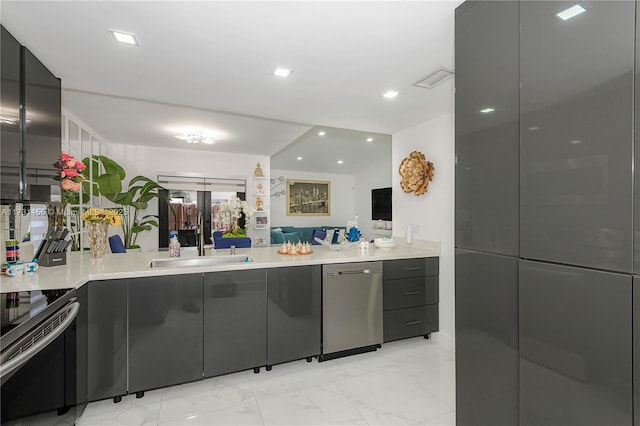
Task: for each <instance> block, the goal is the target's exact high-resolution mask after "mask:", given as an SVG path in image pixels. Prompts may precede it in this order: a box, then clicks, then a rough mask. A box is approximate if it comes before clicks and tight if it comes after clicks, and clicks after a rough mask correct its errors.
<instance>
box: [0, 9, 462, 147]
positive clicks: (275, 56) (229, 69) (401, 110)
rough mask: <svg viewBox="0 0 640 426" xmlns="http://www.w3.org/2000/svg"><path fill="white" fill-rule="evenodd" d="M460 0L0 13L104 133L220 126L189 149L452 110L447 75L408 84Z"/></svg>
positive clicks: (156, 137) (383, 127)
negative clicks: (127, 40) (115, 33)
mask: <svg viewBox="0 0 640 426" xmlns="http://www.w3.org/2000/svg"><path fill="white" fill-rule="evenodd" d="M460 3H461V1H459V0H455V1H422V2H405V1H382V2H271V1H263V2H238V1H235V2H232V1H228V2H217V1H215V2H214V1H193V2H192V1H140V2H137V1H127V2H124V1H104V2H100V1H64V2H62V1H43V2H39V1H24V0H22V1H11V0H2V3H1V8H2V9H1V12H2V13H1V18H0V19H1V21H2V24H3V25H4V26H5V27H6V28H7V29H8V30H9V32H11V33H12V34H13V35H14V36H15V37H16V38H17V39H18V40H19V41H20V42H21V43H22V44H24V45H25V46H27V47H28V48H29V49H30V50H31V51H32V52H33V53H34V54H35V55H36V56H37V57H38V58H39V59H40V60H41V61H42V62H43V63H44V64H45V65H46V66H47V67H48V68H49V69H50V70H51V71H52V72H53V73H54V74H56V75H57V76H59V77H60V78H61V79H62V85H63V88H64V94H63V96H64V98H63V99H64V107H65V108H66V109H68V110H69V111H70V112H71V113H72V114H74V115H76V116H77V117H78V118H79V119H80V120H82V121H84V122H85V123H86V124H88V125H89V126H90V127H92V128H93V130H95V131H96V132H97V133H98V134H99V135H100V136H102V137H103V138H105V139H106V140H107V141H109V142H117V143H130V144H144V145H156V146H180V147H184V146H187V144H186V143H184V142H181V141H179V140H177V139H175V138H173V135H174V134H176V133H175V130H176V129H186V128H191V129H201V130H203V131H205V132H209V133H214V134H217V135H218V136H219V139H218V141H217V142H216V144H214V145H207V146H206V147H204V148H203V147H202V146H198V147H197V148H199V149H207V150H214V151H225V152H239V153H252V154H263V155H271V154H273V153H275V152H277V151H280V150H281V149H282V148H283V147H284V146H286V145H287V144H289V143H290V142H292V141H293V140H295V139H296V138H298V137H299V136H300V135H302V134H303V133H304V132H306V131H307V130H309V129H310V128H311V127H312V126H314V125H321V126H328V127H336V128H343V129H357V130H362V131H366V132H376V133H387V134H392V133H394V132H397V131H399V130H402V129H405V128H407V127H410V126H412V125H416V124H418V123H421V122H424V121H426V120H428V119H430V118H434V117H436V116H438V115H441V114H443V113H446V112H451V111H452V109H453V82H452V80H449V81H448V82H446V83H444V84H443V85H441V86H439V87H437V88H435V89H432V90H428V89H423V88H418V87H414V86H412V84H413V83H415V82H416V81H418V80H420V79H422V78H423V77H425V76H426V75H427V74H429V73H431V72H432V71H435V70H436V69H438V68H439V67H441V66H446V67H449V68H453V22H454V9H455V7H456V6H457V5H458V4H460ZM108 29H118V30H122V31H127V32H133V33H135V34H136V35H137V37H138V39H139V42H140V46H138V47H134V46H128V45H123V44H119V43H116V42H115V41H114V40H113V38H112V36H111V34H110V33H109V31H108ZM278 66H280V67H288V68H291V69H292V70H293V72H292V74H291V76H290V77H289V78H287V79H282V78H278V77H275V76H274V75H273V71H274V69H275V68H276V67H278ZM389 89H394V90H397V91H398V92H399V93H400V94H399V95H398V96H397V97H396V98H394V99H391V100H387V99H384V98H382V97H381V94H382V93H383V92H385V91H387V90H389Z"/></svg>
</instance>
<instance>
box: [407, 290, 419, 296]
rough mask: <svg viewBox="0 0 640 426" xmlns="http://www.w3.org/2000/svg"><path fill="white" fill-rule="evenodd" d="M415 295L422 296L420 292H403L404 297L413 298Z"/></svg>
mask: <svg viewBox="0 0 640 426" xmlns="http://www.w3.org/2000/svg"><path fill="white" fill-rule="evenodd" d="M416 294H422V292H421V291H405V292H404V295H405V296H414V295H416Z"/></svg>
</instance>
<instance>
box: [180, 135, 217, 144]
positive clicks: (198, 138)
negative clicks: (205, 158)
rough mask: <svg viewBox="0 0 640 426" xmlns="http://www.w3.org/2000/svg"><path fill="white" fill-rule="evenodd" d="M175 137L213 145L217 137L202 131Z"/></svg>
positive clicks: (189, 141) (190, 141)
mask: <svg viewBox="0 0 640 426" xmlns="http://www.w3.org/2000/svg"><path fill="white" fill-rule="evenodd" d="M174 138H177V139H180V140H183V141H186V142H187V143H204V144H207V145H212V144H214V143H215V142H216V138H214V137H212V136H205V135H203V134H202V133H189V134H187V135H175V136H174Z"/></svg>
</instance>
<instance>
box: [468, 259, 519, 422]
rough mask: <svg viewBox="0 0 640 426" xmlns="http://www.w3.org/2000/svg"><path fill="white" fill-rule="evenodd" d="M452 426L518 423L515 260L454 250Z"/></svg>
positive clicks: (516, 274) (516, 260) (516, 262)
mask: <svg viewBox="0 0 640 426" xmlns="http://www.w3.org/2000/svg"><path fill="white" fill-rule="evenodd" d="M456 423H457V424H458V425H460V426H488V425H491V426H514V425H517V424H518V259H517V258H515V257H508V256H499V255H492V254H487V253H478V252H472V251H465V250H457V251H456Z"/></svg>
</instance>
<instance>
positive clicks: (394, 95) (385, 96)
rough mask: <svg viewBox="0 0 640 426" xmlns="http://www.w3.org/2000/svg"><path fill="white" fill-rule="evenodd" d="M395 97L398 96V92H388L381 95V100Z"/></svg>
mask: <svg viewBox="0 0 640 426" xmlns="http://www.w3.org/2000/svg"><path fill="white" fill-rule="evenodd" d="M396 96H398V92H396V91H393V90H389V91H388V92H386V93H384V94H383V95H382V97H383V98H387V99H391V98H395V97H396Z"/></svg>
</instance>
